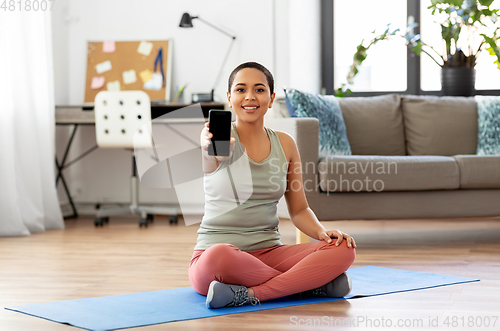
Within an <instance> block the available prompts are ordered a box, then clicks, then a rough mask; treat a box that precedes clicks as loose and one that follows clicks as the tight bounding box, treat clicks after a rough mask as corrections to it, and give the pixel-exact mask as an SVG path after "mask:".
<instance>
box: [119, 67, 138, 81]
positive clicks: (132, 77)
mask: <svg viewBox="0 0 500 331" xmlns="http://www.w3.org/2000/svg"><path fill="white" fill-rule="evenodd" d="M122 76H123V83H125V84H132V83H135V82H136V81H137V76H136V74H135V70H134V69H131V70H127V71H124V72H123V74H122Z"/></svg>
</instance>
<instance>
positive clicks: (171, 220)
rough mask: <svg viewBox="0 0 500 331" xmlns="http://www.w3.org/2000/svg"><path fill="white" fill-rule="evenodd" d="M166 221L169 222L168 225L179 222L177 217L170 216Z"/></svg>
mask: <svg viewBox="0 0 500 331" xmlns="http://www.w3.org/2000/svg"><path fill="white" fill-rule="evenodd" d="M168 221H169V222H170V224H177V223H178V221H179V218H178V217H177V215H170V217H169V218H168Z"/></svg>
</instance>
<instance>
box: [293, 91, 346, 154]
mask: <svg viewBox="0 0 500 331" xmlns="http://www.w3.org/2000/svg"><path fill="white" fill-rule="evenodd" d="M285 98H286V99H287V100H286V104H287V107H288V111H289V112H290V116H292V117H315V118H317V119H318V121H319V154H320V157H325V156H328V155H351V154H352V153H351V146H350V145H349V140H347V133H346V128H345V123H344V117H343V116H342V110H341V109H340V105H339V102H338V100H337V99H336V97H334V96H332V95H317V94H310V93H305V92H301V91H298V90H294V89H286V90H285Z"/></svg>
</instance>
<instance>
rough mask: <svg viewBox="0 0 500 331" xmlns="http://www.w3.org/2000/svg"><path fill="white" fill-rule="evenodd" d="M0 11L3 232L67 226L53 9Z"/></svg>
mask: <svg viewBox="0 0 500 331" xmlns="http://www.w3.org/2000/svg"><path fill="white" fill-rule="evenodd" d="M17 9H19V8H17V7H16V10H15V11H8V10H7V11H3V10H2V11H0V184H1V186H0V236H16V235H28V234H30V233H33V232H40V231H44V230H49V229H61V228H64V222H63V219H62V215H61V211H60V209H59V202H58V199H57V194H56V188H55V174H54V150H55V146H54V134H55V132H54V130H55V129H54V126H55V123H54V82H53V63H52V38H51V18H50V12H49V11H46V12H42V11H38V12H21V11H17Z"/></svg>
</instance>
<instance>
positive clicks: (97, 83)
mask: <svg viewBox="0 0 500 331" xmlns="http://www.w3.org/2000/svg"><path fill="white" fill-rule="evenodd" d="M103 86H104V77H100V76H97V77H94V78H92V83H90V88H91V89H93V90H97V89H100V88H101V87H103Z"/></svg>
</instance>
